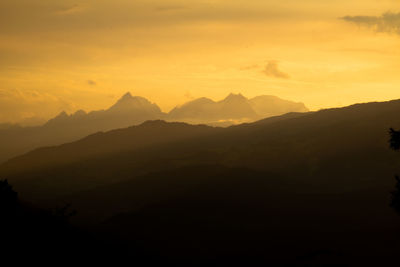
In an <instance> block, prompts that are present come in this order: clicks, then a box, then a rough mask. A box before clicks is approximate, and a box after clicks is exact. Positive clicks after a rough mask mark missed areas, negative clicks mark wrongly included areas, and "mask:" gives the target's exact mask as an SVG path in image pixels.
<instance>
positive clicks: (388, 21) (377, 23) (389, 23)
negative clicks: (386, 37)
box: [341, 12, 400, 34]
mask: <svg viewBox="0 0 400 267" xmlns="http://www.w3.org/2000/svg"><path fill="white" fill-rule="evenodd" d="M341 19H343V20H345V21H347V22H352V23H355V24H357V25H359V26H366V27H369V28H372V29H374V30H375V31H378V32H389V33H396V34H400V12H399V13H392V12H386V13H384V14H382V15H381V16H345V17H342V18H341Z"/></svg>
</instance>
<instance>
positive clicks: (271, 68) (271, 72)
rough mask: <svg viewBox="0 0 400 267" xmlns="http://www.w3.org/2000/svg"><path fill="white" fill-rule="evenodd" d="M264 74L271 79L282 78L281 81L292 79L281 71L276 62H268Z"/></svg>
mask: <svg viewBox="0 0 400 267" xmlns="http://www.w3.org/2000/svg"><path fill="white" fill-rule="evenodd" d="M262 72H263V73H264V74H265V75H267V76H270V77H275V78H280V79H289V78H290V76H289V75H288V74H287V73H285V72H282V71H281V70H279V67H278V61H276V60H270V61H268V64H267V65H266V66H265V68H264V70H263V71H262Z"/></svg>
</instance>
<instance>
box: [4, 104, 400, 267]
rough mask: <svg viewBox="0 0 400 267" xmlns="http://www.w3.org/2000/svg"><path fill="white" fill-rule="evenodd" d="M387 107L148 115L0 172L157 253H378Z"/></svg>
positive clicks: (238, 256) (224, 257) (359, 257)
mask: <svg viewBox="0 0 400 267" xmlns="http://www.w3.org/2000/svg"><path fill="white" fill-rule="evenodd" d="M399 112H400V101H399V100H396V101H390V102H383V103H367V104H358V105H353V106H350V107H346V108H340V109H329V110H322V111H319V112H313V113H290V114H287V115H284V116H279V117H273V118H269V119H265V120H261V121H258V122H256V123H248V124H243V125H237V126H232V127H229V128H212V127H208V126H193V125H187V124H182V123H180V124H179V123H178V124H176V123H166V122H162V121H153V122H147V123H144V124H143V125H141V126H137V127H130V128H127V129H120V130H117V131H111V132H107V133H102V134H98V135H93V136H89V137H87V138H86V139H83V140H81V141H79V142H74V143H71V144H66V145H63V146H59V147H54V148H48V149H39V150H37V151H34V152H31V153H29V154H26V155H24V156H22V157H18V158H15V159H13V160H11V161H9V162H8V163H7V164H3V165H1V166H0V176H1V177H5V178H9V180H10V181H11V182H12V183H13V184H14V185H15V188H16V189H17V190H18V191H19V192H21V195H24V196H26V198H28V199H29V200H31V201H34V202H35V203H37V204H38V205H40V206H44V207H46V206H47V207H51V206H52V205H58V204H60V205H62V203H71V204H72V205H73V207H74V208H75V209H77V210H78V216H77V217H76V218H75V220H76V222H79V223H84V224H86V225H87V224H89V225H93V224H94V225H96V227H95V229H97V231H100V233H101V235H111V236H118V237H119V238H122V239H123V240H125V241H126V244H140V246H141V247H142V248H143V249H144V250H145V251H151V252H152V253H155V254H157V255H161V256H162V257H165V258H166V259H169V260H171V259H173V260H189V259H193V258H195V259H196V260H197V263H198V262H202V261H204V262H209V261H210V260H211V259H213V260H221V262H226V261H228V262H231V261H234V262H237V261H238V262H241V260H243V263H248V261H249V259H250V260H251V259H254V260H255V261H258V260H261V261H262V262H277V263H299V262H300V263H302V264H310V263H313V264H320V263H326V262H329V263H346V264H349V263H355V264H356V265H357V264H360V262H362V263H368V264H370V263H371V262H374V263H375V262H376V263H379V262H380V263H382V262H383V261H384V260H388V261H390V260H394V259H397V255H398V237H397V235H396V234H395V233H396V231H397V229H398V223H399V218H398V217H397V215H396V214H395V213H394V212H393V211H392V210H391V209H390V207H389V196H390V194H389V192H390V191H392V189H393V188H394V179H393V174H394V173H396V172H397V171H398V166H399V162H400V156H399V155H398V154H397V153H395V152H393V151H391V150H390V149H389V147H388V138H389V136H388V129H389V127H394V128H400V119H399V118H398V116H397V114H399ZM179 133H182V134H179ZM88 151H89V152H88ZM90 151H92V152H90ZM100 222H101V223H100ZM205 248H206V249H205ZM182 255H183V256H182Z"/></svg>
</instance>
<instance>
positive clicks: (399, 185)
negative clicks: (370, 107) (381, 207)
mask: <svg viewBox="0 0 400 267" xmlns="http://www.w3.org/2000/svg"><path fill="white" fill-rule="evenodd" d="M389 134H390V141H389V143H390V147H391V148H392V149H393V150H396V151H398V150H400V131H396V130H394V129H393V128H390V130H389ZM395 179H396V181H397V182H396V189H395V190H394V191H392V192H391V194H392V199H391V202H390V207H392V208H393V209H394V210H395V211H396V212H397V213H399V214H400V177H399V176H398V175H396V176H395Z"/></svg>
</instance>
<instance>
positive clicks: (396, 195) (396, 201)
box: [390, 175, 400, 214]
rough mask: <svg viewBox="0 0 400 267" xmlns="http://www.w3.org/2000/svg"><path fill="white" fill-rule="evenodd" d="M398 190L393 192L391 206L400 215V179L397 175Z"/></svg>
mask: <svg viewBox="0 0 400 267" xmlns="http://www.w3.org/2000/svg"><path fill="white" fill-rule="evenodd" d="M395 178H396V181H397V183H396V190H394V191H392V201H391V203H390V206H391V207H392V208H393V209H394V210H395V211H396V212H397V213H399V214H400V177H399V176H398V175H396V177H395Z"/></svg>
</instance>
